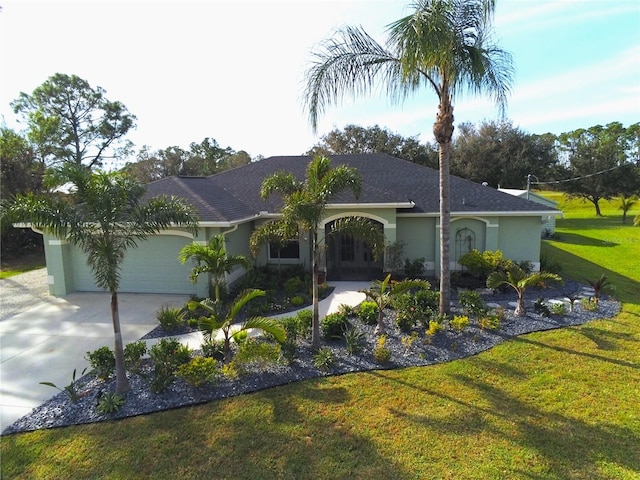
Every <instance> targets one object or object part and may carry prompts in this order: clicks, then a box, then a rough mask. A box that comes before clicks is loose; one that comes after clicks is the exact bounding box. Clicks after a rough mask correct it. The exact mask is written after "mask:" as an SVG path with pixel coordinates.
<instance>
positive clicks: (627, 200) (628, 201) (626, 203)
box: [618, 194, 638, 223]
mask: <svg viewBox="0 0 640 480" xmlns="http://www.w3.org/2000/svg"><path fill="white" fill-rule="evenodd" d="M637 200H638V199H637V198H636V197H627V196H626V195H624V194H622V195H620V206H619V207H618V210H622V223H627V213H628V212H629V210H631V209H632V208H633V206H634V205H635V204H636V202H637Z"/></svg>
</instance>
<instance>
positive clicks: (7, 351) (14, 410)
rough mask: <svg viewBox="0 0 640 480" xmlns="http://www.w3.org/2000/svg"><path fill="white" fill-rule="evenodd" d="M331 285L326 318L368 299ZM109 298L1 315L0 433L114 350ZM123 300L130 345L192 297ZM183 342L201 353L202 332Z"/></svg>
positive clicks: (348, 286)
mask: <svg viewBox="0 0 640 480" xmlns="http://www.w3.org/2000/svg"><path fill="white" fill-rule="evenodd" d="M13 278H14V280H13V281H12V283H11V284H8V283H5V282H6V280H2V281H0V292H1V296H0V298H2V301H3V302H4V301H5V300H7V299H10V298H11V287H13V286H15V285H18V284H19V279H15V277H13ZM332 285H334V286H335V290H334V292H333V294H332V295H331V296H329V297H328V298H326V299H324V300H323V301H321V302H320V304H319V310H320V315H321V316H323V315H326V314H327V313H330V312H334V311H336V310H337V308H338V307H339V306H340V305H341V304H348V305H351V306H355V305H357V304H359V303H360V302H361V301H362V300H364V294H362V293H359V292H358V290H360V289H362V288H366V287H368V285H369V284H368V283H365V282H335V284H334V283H332ZM109 299H110V297H109V295H108V294H106V293H72V294H70V295H68V296H66V297H64V298H57V297H52V296H42V295H38V297H37V301H35V303H34V304H33V307H32V308H28V309H26V311H24V310H25V309H24V308H22V310H23V311H21V313H17V314H14V315H11V313H7V314H6V315H3V316H2V318H1V320H0V432H1V431H2V430H4V429H5V428H6V427H7V426H9V425H11V424H12V423H13V422H15V421H16V420H18V419H19V418H20V417H22V416H24V415H26V414H28V413H29V412H30V411H31V410H32V409H33V408H35V407H37V406H38V405H40V404H41V403H43V402H44V401H46V400H47V399H49V398H51V397H52V396H53V395H55V394H56V393H57V391H56V390H55V389H53V388H52V387H48V386H45V385H40V384H39V382H52V383H54V384H56V385H57V386H59V387H61V388H64V386H66V385H68V384H69V383H70V382H71V377H72V373H73V370H74V369H76V371H77V377H78V378H79V377H80V376H81V372H82V370H83V369H84V368H85V367H88V366H89V362H88V361H87V360H86V359H85V358H84V357H85V355H86V353H87V352H89V351H93V350H95V349H97V348H100V347H102V346H108V347H109V348H113V326H112V323H111V310H110V301H109ZM118 299H119V311H120V324H121V328H122V336H123V341H124V343H125V344H127V343H130V342H133V341H136V340H138V339H139V338H140V337H142V336H144V335H145V334H146V333H148V332H149V331H151V330H153V329H154V328H155V327H156V326H157V322H156V320H155V313H156V311H157V310H158V309H159V308H160V307H161V306H171V305H175V306H181V305H183V304H184V303H185V302H186V301H187V300H188V297H186V296H181V295H149V294H120V295H118ZM38 301H39V302H40V303H38ZM12 308H13V307H12ZM19 310H20V309H13V311H19ZM3 313H4V312H3ZM288 315H291V313H289V314H288ZM178 338H179V339H180V341H181V342H183V343H188V344H189V346H191V348H199V347H200V345H201V343H202V335H201V334H200V333H199V332H196V333H191V334H188V335H183V336H180V337H178ZM157 341H158V339H153V340H149V341H148V342H147V343H148V344H149V345H151V344H153V343H155V342H157Z"/></svg>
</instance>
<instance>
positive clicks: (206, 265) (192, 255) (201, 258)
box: [178, 234, 251, 301]
mask: <svg viewBox="0 0 640 480" xmlns="http://www.w3.org/2000/svg"><path fill="white" fill-rule="evenodd" d="M178 259H179V260H180V261H181V262H182V264H183V265H184V264H185V263H187V261H188V260H190V259H192V260H193V261H194V262H195V263H196V265H195V266H194V267H193V268H192V269H191V275H190V277H189V278H190V279H191V281H192V282H193V283H196V282H197V281H198V276H199V275H200V274H202V273H208V274H210V275H211V285H212V286H213V292H211V291H210V292H209V295H210V296H211V297H212V298H215V299H216V301H220V300H221V293H220V286H221V285H222V284H223V282H224V278H225V275H226V274H228V273H231V271H232V270H233V269H234V268H235V267H236V266H238V267H242V268H245V269H248V268H249V267H251V262H250V261H249V259H248V258H247V257H245V256H244V255H229V254H228V253H227V250H226V246H225V237H224V235H222V234H220V235H214V236H213V237H211V239H210V240H209V243H208V244H207V245H202V244H200V243H190V244H189V245H185V246H184V247H183V248H182V250H180V253H179V254H178ZM212 293H213V295H212Z"/></svg>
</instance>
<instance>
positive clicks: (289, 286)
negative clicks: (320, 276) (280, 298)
mask: <svg viewBox="0 0 640 480" xmlns="http://www.w3.org/2000/svg"><path fill="white" fill-rule="evenodd" d="M303 289H304V282H303V281H302V280H300V279H299V278H298V277H291V278H289V279H288V280H287V281H286V282H284V287H283V290H284V294H285V295H286V296H287V297H292V296H294V295H295V294H296V293H298V292H301V291H302V290H303Z"/></svg>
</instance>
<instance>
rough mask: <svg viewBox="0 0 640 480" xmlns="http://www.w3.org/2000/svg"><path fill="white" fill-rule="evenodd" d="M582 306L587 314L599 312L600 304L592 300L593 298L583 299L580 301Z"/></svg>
mask: <svg viewBox="0 0 640 480" xmlns="http://www.w3.org/2000/svg"><path fill="white" fill-rule="evenodd" d="M580 305H581V306H582V309H583V310H585V311H587V312H596V311H598V302H596V301H595V300H592V299H591V298H586V297H585V298H583V299H582V300H580Z"/></svg>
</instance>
